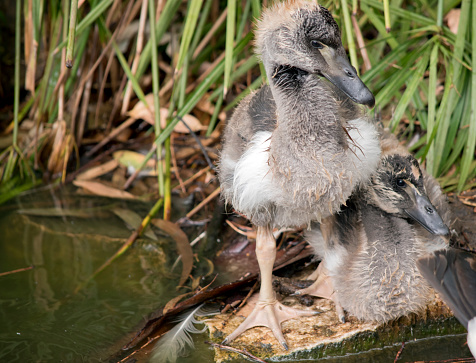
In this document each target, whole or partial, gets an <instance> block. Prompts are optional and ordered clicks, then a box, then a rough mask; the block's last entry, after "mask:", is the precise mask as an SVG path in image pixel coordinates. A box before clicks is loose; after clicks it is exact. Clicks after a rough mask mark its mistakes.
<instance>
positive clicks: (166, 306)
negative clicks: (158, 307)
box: [162, 291, 195, 315]
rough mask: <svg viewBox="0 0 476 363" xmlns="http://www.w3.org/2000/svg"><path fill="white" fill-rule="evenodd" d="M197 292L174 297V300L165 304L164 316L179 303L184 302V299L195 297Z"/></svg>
mask: <svg viewBox="0 0 476 363" xmlns="http://www.w3.org/2000/svg"><path fill="white" fill-rule="evenodd" d="M194 294H195V291H190V292H186V293H185V294H182V295H179V296H176V297H174V298H173V299H171V300H169V302H168V303H167V304H165V306H164V309H163V310H162V314H164V315H165V314H167V311H169V310H172V309H173V308H174V307H175V305H177V303H178V302H179V301H180V300H182V299H183V298H186V297H188V296H191V295H194Z"/></svg>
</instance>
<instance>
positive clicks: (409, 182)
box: [368, 154, 449, 235]
mask: <svg viewBox="0 0 476 363" xmlns="http://www.w3.org/2000/svg"><path fill="white" fill-rule="evenodd" d="M369 191H370V193H369V198H368V201H369V202H370V203H371V204H374V205H376V206H377V207H379V208H381V209H382V210H384V211H385V212H387V213H391V214H396V215H399V216H401V217H403V218H410V219H413V220H415V221H417V222H418V223H420V224H421V225H422V226H423V227H424V228H426V229H427V230H428V231H429V232H431V233H433V234H436V235H446V234H448V233H449V230H448V227H447V226H446V225H445V224H444V223H443V220H442V219H441V217H440V215H439V214H438V212H437V210H436V208H435V207H434V206H433V205H432V204H431V202H430V200H429V199H428V197H427V195H426V191H425V188H424V186H423V175H422V172H421V170H420V166H419V164H418V162H417V161H416V160H415V158H414V157H413V156H411V155H406V156H403V155H400V154H394V155H388V156H385V157H383V158H382V160H381V161H380V165H379V167H378V168H377V172H376V173H375V174H374V175H373V176H372V178H371V187H370V188H369Z"/></svg>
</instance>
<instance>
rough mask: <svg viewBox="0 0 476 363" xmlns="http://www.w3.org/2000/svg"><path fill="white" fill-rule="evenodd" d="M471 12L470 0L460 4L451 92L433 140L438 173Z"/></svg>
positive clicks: (458, 79) (458, 85)
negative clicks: (459, 60)
mask: <svg viewBox="0 0 476 363" xmlns="http://www.w3.org/2000/svg"><path fill="white" fill-rule="evenodd" d="M470 10H471V0H463V2H462V4H461V15H460V19H459V26H458V34H457V37H456V44H455V49H454V58H453V62H452V68H453V78H452V80H451V83H452V86H453V88H452V90H451V91H450V95H449V99H448V106H447V108H446V112H445V116H444V117H443V119H442V120H441V123H440V126H439V129H438V135H437V137H436V139H435V149H434V158H435V159H434V164H435V166H434V168H435V169H434V170H435V171H437V172H438V171H439V169H440V165H441V163H442V157H443V150H444V148H445V144H446V143H447V134H448V127H449V122H450V120H451V114H452V113H453V111H454V109H455V107H456V104H457V102H458V99H459V93H460V92H461V87H460V86H461V84H462V83H461V74H462V66H461V63H460V62H458V59H462V56H463V50H464V43H465V37H466V31H467V29H468V21H469V15H470ZM450 86H451V84H446V87H450Z"/></svg>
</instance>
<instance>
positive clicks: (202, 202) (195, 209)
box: [177, 187, 220, 223]
mask: <svg viewBox="0 0 476 363" xmlns="http://www.w3.org/2000/svg"><path fill="white" fill-rule="evenodd" d="M218 194H220V187H218V188H216V189H215V190H214V191H213V192H212V193H211V194H210V195H209V196H208V197H206V198H205V199H204V200H202V201H201V202H200V203H199V204H198V205H197V206H196V207H195V208H193V209H192V210H191V211H190V212H188V213H187V215H186V216H185V218H190V217H191V216H193V215H194V214H195V213H197V212H198V211H199V210H200V209H202V208H203V207H204V206H205V205H207V204H208V203H209V202H210V201H211V200H213V199H214V198H215V197H216V196H218ZM177 223H179V222H177Z"/></svg>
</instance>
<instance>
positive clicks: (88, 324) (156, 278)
mask: <svg viewBox="0 0 476 363" xmlns="http://www.w3.org/2000/svg"><path fill="white" fill-rule="evenodd" d="M53 195H54V198H53V197H52V196H53ZM30 198H31V197H30ZM57 198H58V199H57ZM25 199H26V198H23V199H22V200H20V202H19V204H18V205H16V206H15V205H8V206H3V208H2V211H0V231H2V233H1V235H2V238H1V240H0V272H5V271H11V270H15V269H19V268H23V267H27V266H31V265H34V266H35V267H34V269H32V270H28V271H23V272H19V273H15V274H11V275H7V276H3V277H0V321H1V323H0V361H2V362H14V361H19V362H26V361H42V362H44V361H57V362H59V361H67V362H71V361H87V362H89V361H99V360H102V359H106V358H107V357H108V356H109V355H110V354H112V353H115V352H114V350H115V349H117V348H118V345H117V343H116V342H118V341H120V340H121V338H123V336H124V335H125V334H127V333H129V332H131V331H133V330H134V328H137V327H138V326H140V325H141V324H142V323H143V322H144V321H145V319H146V318H147V317H148V315H149V314H150V313H151V312H153V311H154V310H156V309H157V308H158V307H159V306H161V305H163V304H164V303H166V302H167V301H168V300H169V299H170V298H171V297H172V295H174V294H175V286H176V285H177V282H178V277H179V276H178V274H179V272H180V271H179V270H177V273H176V274H174V275H171V273H170V272H169V271H168V269H167V263H168V262H170V261H168V260H167V258H166V254H165V250H167V249H168V250H170V249H171V248H173V241H171V240H170V239H168V238H165V237H161V239H160V240H159V241H158V242H156V241H152V240H150V239H147V238H143V239H140V240H139V241H137V243H136V244H135V245H134V247H133V248H132V249H131V250H129V251H128V252H127V253H126V254H125V255H123V256H122V257H120V258H119V259H118V260H116V261H115V262H113V263H112V264H111V266H109V267H108V268H106V270H104V271H103V272H102V273H100V274H99V275H98V277H97V278H96V279H94V280H93V281H92V282H91V283H89V284H87V285H85V287H84V288H83V289H82V290H80V291H79V292H78V293H77V294H73V292H74V290H75V289H76V288H77V287H78V286H80V285H81V284H82V283H83V282H84V281H85V280H86V279H87V278H88V277H89V276H91V275H92V274H93V272H94V271H95V270H96V269H97V268H98V267H99V266H100V265H101V264H102V263H104V261H106V260H107V259H108V258H109V257H110V256H112V255H113V254H114V253H115V252H116V251H117V250H118V249H119V247H120V246H121V245H122V244H123V243H124V242H125V239H127V238H128V237H129V235H130V233H131V232H130V231H129V230H128V229H127V228H126V226H125V224H124V222H122V221H121V220H120V219H118V218H117V217H115V216H114V215H113V214H112V213H107V212H105V211H107V210H108V208H110V207H111V205H110V204H111V200H107V199H101V198H92V197H81V198H78V197H74V196H72V194H71V193H69V192H68V191H64V190H63V191H56V192H54V194H49V193H41V194H40V195H35V196H34V199H28V201H25ZM58 200H59V203H60V204H62V205H63V206H66V207H67V208H71V209H77V210H88V209H90V208H93V207H97V206H101V205H102V206H103V207H104V208H101V209H100V210H99V211H98V212H94V213H90V214H89V216H90V218H77V217H41V216H30V215H26V214H19V213H17V211H16V209H17V208H21V209H24V210H25V209H26V210H31V208H50V207H53V206H54V205H55V201H56V205H57V203H58ZM118 206H122V207H130V205H124V204H119V205H118ZM137 206H138V205H136V206H135V207H136V209H137ZM112 207H114V206H112ZM139 207H140V208H139V209H142V212H144V211H145V212H146V211H147V210H148V208H149V207H150V206H147V205H139ZM143 215H145V214H143ZM172 262H173V261H172ZM168 267H170V266H168Z"/></svg>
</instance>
